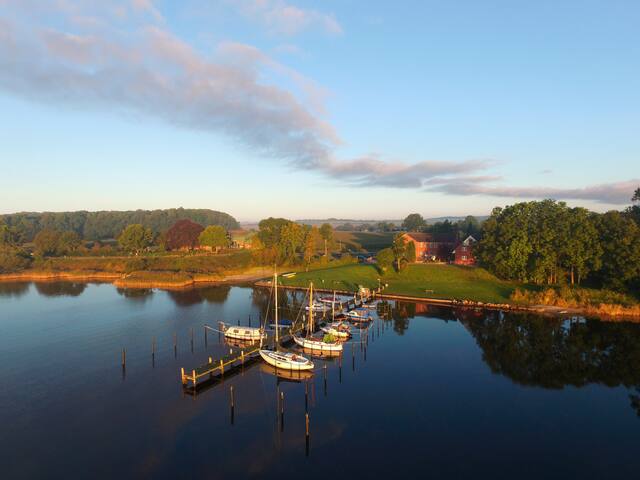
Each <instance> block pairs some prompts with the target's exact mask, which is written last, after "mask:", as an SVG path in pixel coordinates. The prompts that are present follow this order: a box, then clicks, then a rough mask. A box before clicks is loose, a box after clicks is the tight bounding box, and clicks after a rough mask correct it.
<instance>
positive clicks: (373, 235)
mask: <svg viewBox="0 0 640 480" xmlns="http://www.w3.org/2000/svg"><path fill="white" fill-rule="evenodd" d="M394 235H395V232H384V233H381V232H340V231H335V232H334V238H335V241H336V242H342V244H343V245H345V246H346V248H347V249H348V250H352V251H355V252H359V251H367V252H377V251H379V250H382V249H383V248H387V247H388V246H390V245H391V242H393V236H394Z"/></svg>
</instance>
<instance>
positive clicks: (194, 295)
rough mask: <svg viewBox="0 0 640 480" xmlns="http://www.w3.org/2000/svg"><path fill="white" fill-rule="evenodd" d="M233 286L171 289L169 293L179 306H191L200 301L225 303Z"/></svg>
mask: <svg viewBox="0 0 640 480" xmlns="http://www.w3.org/2000/svg"><path fill="white" fill-rule="evenodd" d="M230 291H231V286H229V285H216V286H208V287H198V288H193V289H185V290H169V291H167V294H168V296H169V298H170V299H171V300H173V301H174V302H175V304H176V305H177V306H179V307H190V306H192V305H197V304H198V303H202V302H207V303H220V304H221V303H224V302H226V301H227V298H228V297H229V292H230Z"/></svg>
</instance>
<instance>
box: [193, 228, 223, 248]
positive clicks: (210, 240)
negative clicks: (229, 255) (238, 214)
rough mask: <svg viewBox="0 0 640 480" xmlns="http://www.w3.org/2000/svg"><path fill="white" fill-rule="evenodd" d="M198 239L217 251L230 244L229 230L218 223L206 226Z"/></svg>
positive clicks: (202, 243)
mask: <svg viewBox="0 0 640 480" xmlns="http://www.w3.org/2000/svg"><path fill="white" fill-rule="evenodd" d="M198 241H199V243H200V245H202V246H205V247H210V248H211V249H213V250H215V251H218V250H219V249H221V248H227V247H228V246H229V236H228V234H227V231H226V230H225V229H224V228H223V227H220V226H218V225H209V226H208V227H207V228H205V229H204V230H203V231H202V232H201V233H200V236H199V237H198Z"/></svg>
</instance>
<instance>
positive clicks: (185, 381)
mask: <svg viewBox="0 0 640 480" xmlns="http://www.w3.org/2000/svg"><path fill="white" fill-rule="evenodd" d="M180 380H181V381H182V385H186V384H187V380H186V379H185V378H184V367H182V368H181V369H180Z"/></svg>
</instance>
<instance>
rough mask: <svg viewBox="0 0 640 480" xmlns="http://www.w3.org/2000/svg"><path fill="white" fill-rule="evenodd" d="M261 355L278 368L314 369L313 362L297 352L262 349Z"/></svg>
mask: <svg viewBox="0 0 640 480" xmlns="http://www.w3.org/2000/svg"><path fill="white" fill-rule="evenodd" d="M260 356H261V357H262V359H263V360H264V361H265V362H267V363H268V364H269V365H272V366H274V367H276V368H282V369H284V370H295V371H302V370H313V362H312V361H311V360H309V359H308V358H306V357H303V356H302V355H300V354H297V353H293V352H276V351H273V350H260Z"/></svg>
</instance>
